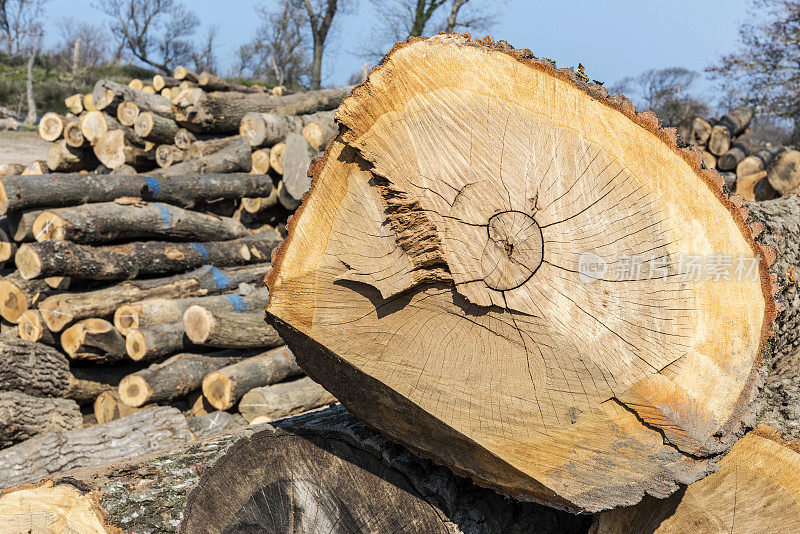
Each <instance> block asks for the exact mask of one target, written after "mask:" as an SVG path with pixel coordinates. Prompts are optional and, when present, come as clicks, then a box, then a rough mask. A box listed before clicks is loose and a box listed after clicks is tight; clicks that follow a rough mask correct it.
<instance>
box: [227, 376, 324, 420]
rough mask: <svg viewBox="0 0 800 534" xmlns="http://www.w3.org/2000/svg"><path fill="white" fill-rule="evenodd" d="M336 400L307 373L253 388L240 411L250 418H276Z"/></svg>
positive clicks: (244, 398) (244, 399) (246, 396)
mask: <svg viewBox="0 0 800 534" xmlns="http://www.w3.org/2000/svg"><path fill="white" fill-rule="evenodd" d="M334 402H336V398H335V397H334V396H333V395H331V394H330V393H329V392H328V391H326V390H325V388H323V387H322V386H320V385H319V384H317V383H316V382H314V381H313V380H311V379H310V378H308V377H307V376H306V377H303V378H298V379H297V380H291V381H289V382H281V383H279V384H273V385H270V386H264V387H257V388H253V389H251V390H250V391H248V392H247V393H245V394H244V396H243V397H242V401H241V402H240V403H239V413H240V414H242V417H244V418H245V419H247V421H253V420H254V419H256V418H257V417H266V418H268V419H270V420H272V419H278V418H280V417H286V416H288V415H292V414H296V413H300V412H304V411H306V410H311V409H313V408H319V407H320V406H325V405H326V404H332V403H334Z"/></svg>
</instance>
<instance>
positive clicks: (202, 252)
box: [191, 243, 208, 263]
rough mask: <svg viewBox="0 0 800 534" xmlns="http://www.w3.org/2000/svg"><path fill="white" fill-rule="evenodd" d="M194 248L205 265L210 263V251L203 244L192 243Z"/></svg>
mask: <svg viewBox="0 0 800 534" xmlns="http://www.w3.org/2000/svg"><path fill="white" fill-rule="evenodd" d="M191 245H192V248H193V249H195V250H196V251H197V253H198V254H200V257H201V258H203V263H206V262H207V261H208V249H207V248H206V247H204V246H203V244H202V243H192V244H191Z"/></svg>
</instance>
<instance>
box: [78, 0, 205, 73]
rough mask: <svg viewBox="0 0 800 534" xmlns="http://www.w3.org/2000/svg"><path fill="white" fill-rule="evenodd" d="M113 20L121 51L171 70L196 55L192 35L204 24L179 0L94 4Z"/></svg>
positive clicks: (107, 0)
mask: <svg viewBox="0 0 800 534" xmlns="http://www.w3.org/2000/svg"><path fill="white" fill-rule="evenodd" d="M93 6H94V7H95V9H99V10H100V11H102V12H103V13H105V14H106V15H108V16H109V17H110V18H111V19H112V20H113V22H112V24H111V30H112V32H113V33H114V34H115V35H117V36H118V39H119V43H120V47H119V49H120V51H121V50H123V49H125V50H127V51H128V52H129V53H131V54H132V55H133V57H135V58H136V59H138V60H139V61H141V62H142V63H145V64H147V65H150V66H151V67H154V68H157V69H159V70H161V71H162V72H164V73H167V74H169V73H171V72H172V70H173V69H174V67H175V66H176V65H178V64H180V63H185V62H188V61H190V60H191V59H192V53H193V51H194V47H193V44H192V41H191V38H192V36H193V35H194V32H195V30H196V28H197V26H198V25H199V24H200V21H199V19H198V18H197V15H195V14H194V12H192V11H190V10H189V9H187V8H186V6H185V5H184V4H183V3H182V2H180V1H179V0H103V1H102V2H98V3H95V4H93Z"/></svg>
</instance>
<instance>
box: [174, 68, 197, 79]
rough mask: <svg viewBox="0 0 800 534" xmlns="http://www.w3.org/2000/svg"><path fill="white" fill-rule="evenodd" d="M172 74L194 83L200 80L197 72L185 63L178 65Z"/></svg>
mask: <svg viewBox="0 0 800 534" xmlns="http://www.w3.org/2000/svg"><path fill="white" fill-rule="evenodd" d="M172 76H174V77H175V79H176V80H180V81H187V82H192V83H197V82H198V81H199V80H200V77H199V76H198V75H197V73H196V72H192V71H190V70H189V69H187V68H186V67H184V66H183V65H178V66H177V67H175V70H174V71H173V72H172Z"/></svg>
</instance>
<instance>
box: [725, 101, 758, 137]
mask: <svg viewBox="0 0 800 534" xmlns="http://www.w3.org/2000/svg"><path fill="white" fill-rule="evenodd" d="M752 119H753V110H752V109H751V108H749V107H747V106H739V107H737V108H735V109H734V110H732V111H731V112H729V113H726V114H725V115H723V116H722V118H721V119H720V120H719V123H718V124H719V125H720V126H723V127H725V128H727V129H728V131H729V132H730V133H731V139H733V138H734V137H736V136H737V135H740V134H742V133H743V132H744V131H745V130H746V129H747V127H748V125H749V124H750V121H751V120H752Z"/></svg>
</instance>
